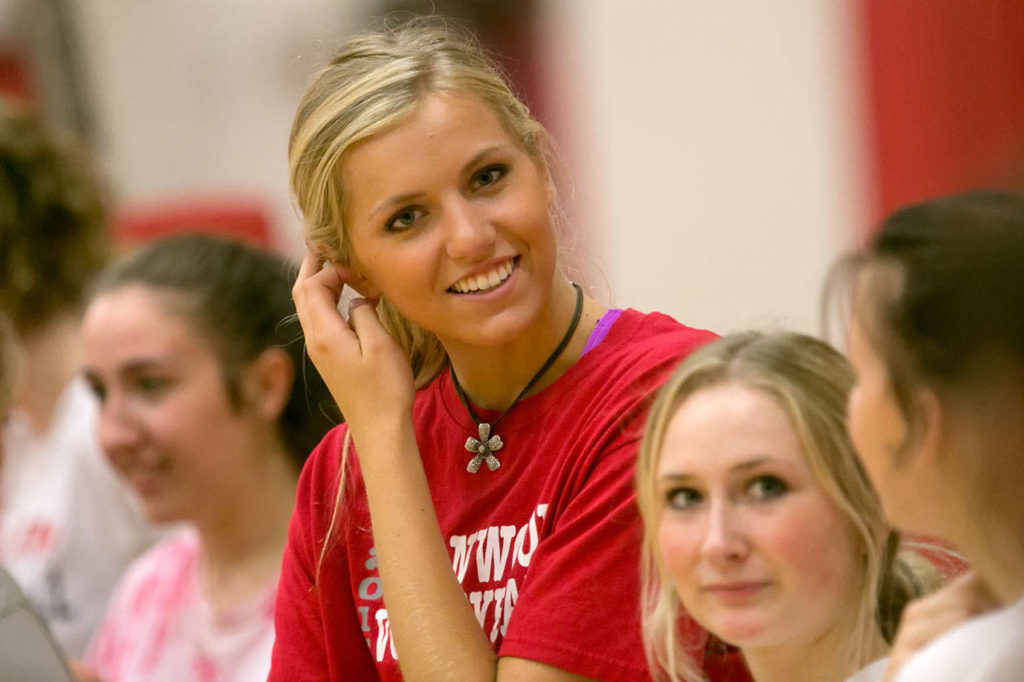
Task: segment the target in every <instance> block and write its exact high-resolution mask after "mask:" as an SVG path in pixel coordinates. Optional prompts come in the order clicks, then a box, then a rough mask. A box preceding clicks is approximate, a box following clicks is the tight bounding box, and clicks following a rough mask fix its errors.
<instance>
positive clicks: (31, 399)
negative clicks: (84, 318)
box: [14, 313, 79, 433]
mask: <svg viewBox="0 0 1024 682" xmlns="http://www.w3.org/2000/svg"><path fill="white" fill-rule="evenodd" d="M78 323H79V320H78V316H77V315H75V314H72V313H66V314H62V315H58V316H57V317H55V318H54V319H52V320H50V321H48V322H47V323H45V324H44V325H43V326H42V327H40V328H39V329H37V330H35V331H33V332H31V333H30V334H27V335H25V336H23V337H21V338H20V352H21V358H20V360H21V362H20V366H19V367H18V374H17V385H16V387H15V392H14V405H15V406H17V407H18V408H19V409H21V410H23V411H24V413H25V414H26V415H27V416H28V419H29V421H30V423H31V424H32V429H33V430H34V431H35V432H36V433H44V432H46V430H47V429H49V427H50V421H51V419H53V413H54V410H55V408H56V407H57V401H58V400H59V399H60V396H61V394H62V393H63V392H64V390H65V389H66V388H67V385H68V383H69V382H70V381H71V379H72V378H73V377H74V376H75V373H77V372H78V364H79V360H78V358H79V356H78Z"/></svg>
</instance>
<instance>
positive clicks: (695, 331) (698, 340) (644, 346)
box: [595, 308, 718, 362]
mask: <svg viewBox="0 0 1024 682" xmlns="http://www.w3.org/2000/svg"><path fill="white" fill-rule="evenodd" d="M716 338H718V336H717V335H716V334H715V333H714V332H711V331H708V330H706V329H699V328H695V327H690V326H687V325H685V324H683V323H681V322H679V321H678V320H676V319H675V318H673V317H671V316H669V315H665V314H663V313H658V312H652V313H643V312H640V311H638V310H633V309H632V308H628V309H626V310H623V311H622V314H621V315H619V318H618V319H617V320H616V321H615V324H614V325H612V328H611V329H610V330H609V332H608V336H607V338H606V339H605V342H604V343H602V344H601V345H602V346H605V348H604V350H605V351H606V352H607V353H609V354H610V355H614V356H615V357H616V359H617V361H618V362H622V361H624V360H626V359H628V358H631V357H632V358H635V359H636V360H640V359H642V358H647V359H648V360H652V361H658V360H659V359H662V360H669V361H671V360H678V359H681V358H683V357H685V356H686V355H688V354H689V353H691V352H692V351H693V350H695V349H696V348H698V347H699V346H702V345H704V344H705V343H708V342H710V341H713V340H714V339H716ZM599 348H600V346H599ZM595 350H596V349H595Z"/></svg>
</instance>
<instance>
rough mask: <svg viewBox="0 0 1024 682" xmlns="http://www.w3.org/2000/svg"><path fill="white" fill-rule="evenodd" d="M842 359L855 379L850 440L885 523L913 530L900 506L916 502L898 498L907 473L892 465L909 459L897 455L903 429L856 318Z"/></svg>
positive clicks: (884, 372) (880, 364) (877, 358)
mask: <svg viewBox="0 0 1024 682" xmlns="http://www.w3.org/2000/svg"><path fill="white" fill-rule="evenodd" d="M847 355H848V356H849V358H850V364H851V365H852V366H853V369H854V372H856V375H857V382H856V384H854V387H853V390H852V391H851V392H850V399H849V403H848V404H847V421H848V423H849V429H850V439H851V440H852V441H853V445H854V447H855V448H857V454H858V455H859V456H860V460H861V462H862V463H863V464H864V470H865V471H866V472H867V474H868V478H870V479H871V483H872V485H874V487H875V490H877V491H878V496H879V497H880V498H881V501H882V509H883V510H884V511H885V515H886V517H887V518H888V519H889V520H890V521H891V522H892V523H893V524H895V525H897V526H901V527H905V528H906V527H913V526H915V525H917V524H915V523H914V522H913V516H914V515H913V514H908V513H907V510H906V509H905V508H904V507H905V506H906V505H905V504H903V503H904V502H905V501H908V500H909V501H914V500H916V499H919V497H920V496H919V495H914V494H909V495H907V494H902V493H900V490H901V489H902V488H903V485H904V483H906V482H907V479H908V477H910V474H911V472H910V471H908V470H907V469H906V467H903V466H901V465H900V462H899V461H898V460H900V459H901V457H903V456H904V455H906V456H908V457H909V455H910V454H911V453H901V450H903V449H904V448H905V447H906V445H907V443H906V442H905V441H906V439H907V433H908V428H907V423H906V420H905V418H904V417H903V413H902V412H901V411H900V408H899V403H898V402H897V400H896V395H895V393H893V390H892V385H891V383H890V380H889V370H888V368H887V367H886V365H885V361H884V360H883V358H882V356H881V355H879V353H878V351H877V350H875V348H874V346H873V345H872V344H871V340H870V339H869V338H868V337H867V335H866V333H865V330H864V325H863V323H862V321H861V320H860V319H859V317H858V316H857V315H854V318H853V320H852V321H851V324H850V332H849V335H848V336H847Z"/></svg>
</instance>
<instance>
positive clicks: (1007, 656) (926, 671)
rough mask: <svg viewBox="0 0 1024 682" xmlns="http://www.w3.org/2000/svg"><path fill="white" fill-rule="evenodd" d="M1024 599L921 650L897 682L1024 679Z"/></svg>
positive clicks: (960, 627) (908, 662)
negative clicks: (1022, 642) (1023, 640)
mask: <svg viewBox="0 0 1024 682" xmlns="http://www.w3.org/2000/svg"><path fill="white" fill-rule="evenodd" d="M1022 637H1024V600H1021V601H1019V602H1017V603H1016V604H1013V605H1011V606H1009V607H1006V608H1003V609H1000V610H998V611H995V612H992V613H988V614H985V615H983V616H979V617H977V618H972V619H971V620H969V621H967V622H965V623H963V624H962V625H960V626H959V627H956V628H954V629H952V630H950V631H949V632H947V633H946V634H945V635H943V636H941V637H939V638H937V639H936V640H935V641H933V642H932V643H931V644H929V645H928V646H926V647H924V648H923V649H921V651H920V652H918V653H917V654H916V655H915V656H913V657H912V658H911V659H910V660H909V661H907V663H906V664H905V665H904V666H903V668H902V669H901V670H900V672H899V674H898V675H897V677H896V680H897V682H918V681H924V680H928V681H929V682H932V681H939V682H941V681H942V680H951V681H952V680H956V681H957V682H969V681H970V680H978V681H979V682H980V681H981V680H986V681H988V682H1010V681H1011V680H1012V681H1016V682H1019V681H1020V680H1024V648H1021V646H1020V642H1021V638H1022Z"/></svg>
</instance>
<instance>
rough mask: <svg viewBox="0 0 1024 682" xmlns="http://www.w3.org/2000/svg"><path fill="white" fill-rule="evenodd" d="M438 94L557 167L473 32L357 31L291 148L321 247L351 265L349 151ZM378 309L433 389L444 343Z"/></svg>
mask: <svg viewBox="0 0 1024 682" xmlns="http://www.w3.org/2000/svg"><path fill="white" fill-rule="evenodd" d="M434 93H448V94H454V95H464V96H470V97H475V98H477V99H479V100H480V101H482V102H483V103H485V104H486V105H487V106H488V107H489V108H490V109H491V111H492V112H493V113H494V115H495V116H496V117H497V119H498V121H499V122H500V123H501V124H502V125H503V126H504V127H505V129H506V130H507V131H508V133H509V135H511V136H512V138H513V139H514V140H516V141H517V142H518V144H519V145H520V146H521V147H522V148H523V150H524V151H525V152H526V153H527V154H528V155H529V156H530V157H531V158H532V159H533V160H534V161H535V162H536V163H538V164H539V166H540V167H542V168H544V169H545V170H546V169H548V168H549V163H548V155H549V153H550V149H551V147H550V143H549V140H548V137H547V133H546V132H545V130H544V128H543V126H541V125H540V123H538V122H537V121H536V120H535V119H534V118H533V117H532V116H531V115H530V112H529V110H528V109H527V107H526V105H525V104H523V102H522V101H520V99H519V98H518V97H516V95H515V93H514V92H513V91H512V89H511V87H510V86H509V84H508V82H507V81H506V80H505V79H504V78H503V77H502V75H501V73H500V71H499V69H498V68H497V67H496V66H495V65H494V63H493V62H492V61H491V60H489V59H488V58H487V56H486V55H485V54H484V53H483V51H482V50H481V48H480V47H479V45H477V43H476V41H475V40H474V39H473V38H472V37H471V36H470V35H469V34H468V33H465V32H462V31H459V30H456V29H454V28H453V27H451V26H450V25H448V24H447V23H445V22H444V21H443V20H439V19H438V18H436V17H428V18H422V17H421V18H418V19H414V20H412V21H404V22H399V23H391V24H385V25H384V26H383V27H382V28H381V29H380V30H376V31H371V32H367V33H363V34H359V35H355V36H353V37H351V38H349V39H348V40H347V41H346V42H345V44H344V45H343V46H342V48H341V50H340V51H339V52H338V54H337V55H336V56H335V57H334V58H333V59H332V60H331V61H330V63H328V64H327V66H325V67H324V68H323V69H321V70H320V71H319V72H318V73H317V74H316V76H315V77H314V79H313V81H312V83H311V84H310V86H309V88H308V89H307V90H306V93H305V95H304V96H303V98H302V101H301V102H300V103H299V108H298V111H297V112H296V114H295V121H294V123H293V124H292V130H291V137H290V140H289V145H288V163H289V169H290V180H291V189H292V195H293V198H294V202H295V205H296V207H297V209H298V211H299V213H300V214H301V216H302V219H303V223H304V225H305V233H306V241H307V243H308V244H309V245H310V246H311V247H312V248H316V249H319V250H320V251H322V252H323V253H325V255H329V256H330V257H331V258H333V259H336V260H337V261H339V262H341V263H343V264H346V265H347V264H350V263H351V259H352V250H351V249H352V247H351V243H350V240H349V236H348V232H347V227H346V225H345V220H344V209H345V204H346V191H347V188H345V187H343V186H342V181H341V177H342V173H341V166H342V165H343V163H344V157H345V153H346V152H347V151H348V150H349V149H351V148H352V147H353V145H355V144H357V143H359V142H360V141H362V140H366V139H367V138H369V137H372V136H374V135H378V134H380V133H383V132H386V131H388V130H391V129H393V128H394V127H396V126H398V125H400V124H401V123H402V122H403V121H404V120H405V119H406V118H408V117H409V116H410V115H412V113H413V112H415V110H416V108H417V107H418V106H419V105H420V103H421V102H422V101H423V100H424V99H425V98H426V97H427V96H429V95H431V94H434ZM377 313H378V316H379V317H380V319H381V322H382V324H383V325H384V327H385V328H386V329H387V330H388V331H389V332H390V334H391V335H392V337H394V339H395V340H396V342H397V343H398V344H399V345H400V346H401V347H402V349H403V350H404V351H405V353H406V355H407V356H408V358H409V362H410V365H411V366H412V370H413V376H414V378H415V381H416V385H417V387H422V386H425V385H426V384H427V383H429V382H430V381H431V380H432V379H433V378H434V377H436V376H437V374H438V373H439V372H440V371H441V370H442V369H443V368H444V367H445V365H446V363H447V360H448V358H447V355H446V354H445V351H444V348H443V347H442V346H441V343H440V342H439V341H438V339H437V337H435V336H434V335H433V334H431V333H430V332H429V331H427V330H425V329H422V328H420V327H418V326H417V325H415V324H413V323H412V322H411V321H409V320H408V319H407V318H406V317H405V316H403V315H402V314H401V312H399V311H398V310H397V309H396V308H395V307H394V306H393V305H392V304H391V303H390V302H389V301H387V300H386V299H384V298H382V299H381V302H380V305H379V306H378V309H377ZM349 447H350V443H349V442H348V441H346V443H345V450H344V453H345V454H344V455H343V461H342V467H341V470H342V480H341V481H340V484H339V487H338V496H337V499H336V504H335V509H334V512H333V516H332V519H331V522H330V526H329V528H328V538H327V540H325V542H324V545H323V550H322V552H321V561H322V560H323V556H324V553H325V552H326V550H327V546H328V541H329V539H330V538H331V537H332V535H333V533H334V531H335V525H336V523H337V521H338V513H339V511H338V508H339V507H340V505H341V500H342V497H343V496H344V494H345V488H346V484H345V474H344V472H345V471H346V470H347V453H348V450H349Z"/></svg>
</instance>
